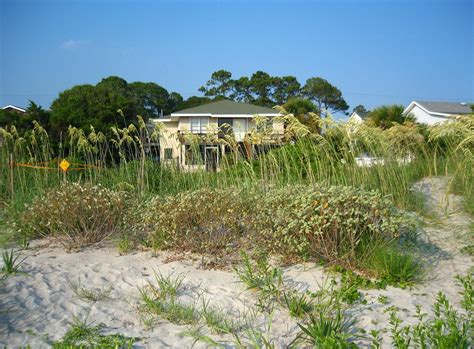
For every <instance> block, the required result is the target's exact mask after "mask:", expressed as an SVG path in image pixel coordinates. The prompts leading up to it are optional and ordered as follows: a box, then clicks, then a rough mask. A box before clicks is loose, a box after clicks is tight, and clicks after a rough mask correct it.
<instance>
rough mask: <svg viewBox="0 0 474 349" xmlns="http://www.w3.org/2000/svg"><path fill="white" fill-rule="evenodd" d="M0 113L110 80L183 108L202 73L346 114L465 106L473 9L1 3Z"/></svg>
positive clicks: (469, 5)
mask: <svg viewBox="0 0 474 349" xmlns="http://www.w3.org/2000/svg"><path fill="white" fill-rule="evenodd" d="M0 39H1V40H0V106H3V105H7V104H13V105H18V106H21V107H26V106H27V105H28V101H29V100H33V101H35V102H36V103H38V104H40V105H41V106H43V108H45V109H48V108H49V106H50V104H51V102H52V101H53V100H54V99H55V98H57V96H58V94H59V93H60V92H61V91H63V90H65V89H67V88H70V87H72V86H74V85H79V84H96V83H97V82H99V81H100V80H101V79H102V78H104V77H107V76H111V75H115V76H120V77H123V78H124V79H126V80H127V81H128V82H133V81H146V82H148V81H151V82H155V83H158V84H159V85H161V86H163V87H165V88H166V89H167V90H168V91H170V92H171V91H176V92H179V93H180V94H182V95H183V96H184V97H185V98H186V97H189V96H191V95H201V93H200V92H199V91H198V88H199V87H200V86H202V85H203V84H205V82H206V81H207V80H208V79H209V77H210V75H211V74H212V72H214V71H216V70H219V69H225V70H228V71H230V72H232V74H233V77H235V78H238V77H240V76H250V75H252V74H253V73H254V72H255V71H257V70H263V71H265V72H267V73H269V74H271V75H277V76H283V75H293V76H296V77H297V78H298V80H299V81H300V83H302V84H304V82H305V81H306V79H308V78H311V77H317V76H319V77H323V78H325V79H327V80H328V81H329V82H331V83H332V84H333V85H335V86H336V87H338V88H339V89H340V90H341V91H342V93H343V96H344V98H345V99H346V101H347V102H348V104H349V105H350V106H351V110H352V108H353V107H355V106H356V105H358V104H362V105H364V106H366V107H367V108H368V109H371V108H374V107H376V106H378V105H383V104H403V105H405V106H406V105H408V104H409V102H410V101H412V100H416V99H417V100H430V101H455V102H474V0H430V1H428V0H407V1H394V0H392V1H390V0H372V1H368V0H359V1H356V0H353V1H350V0H332V1H329V0H328V1H309V0H307V1H303V0H286V1H284V0H273V1H270V0H266V1H265V0H262V1H259V0H254V1H250V0H248V1H244V0H195V1H192V0H187V1H186V0H168V1H159V0H157V1H151V0H150V1H146V0H128V1H125V0H95V1H92V0H82V1H76V0H62V1H60V0H0Z"/></svg>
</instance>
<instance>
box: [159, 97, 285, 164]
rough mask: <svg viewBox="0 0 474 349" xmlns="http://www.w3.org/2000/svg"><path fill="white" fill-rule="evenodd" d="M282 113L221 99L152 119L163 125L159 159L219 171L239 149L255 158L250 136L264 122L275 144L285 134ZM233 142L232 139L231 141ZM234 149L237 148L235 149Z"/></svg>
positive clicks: (266, 140)
mask: <svg viewBox="0 0 474 349" xmlns="http://www.w3.org/2000/svg"><path fill="white" fill-rule="evenodd" d="M278 115H279V113H278V112H277V111H276V110H274V109H271V108H268V107H263V106H258V105H253V104H248V103H239V102H234V101H229V100H221V101H217V102H213V103H209V104H205V105H200V106H197V107H194V108H189V109H184V110H179V111H176V112H174V113H171V114H170V115H168V116H165V117H160V118H156V119H152V120H151V121H152V122H153V123H155V124H156V123H158V124H160V125H159V127H160V128H161V131H160V140H159V155H160V156H159V157H160V161H161V162H162V163H167V164H174V165H176V166H178V167H180V168H183V169H186V170H195V169H204V168H205V169H206V170H210V171H215V170H218V169H219V166H220V162H221V159H222V158H223V157H224V156H225V155H226V154H227V153H232V152H233V153H235V150H236V149H237V150H238V152H240V153H241V154H242V156H252V146H253V144H252V141H251V140H250V135H251V134H252V132H254V131H256V129H257V127H259V128H261V127H262V123H261V122H258V120H259V118H260V120H262V119H264V120H266V122H265V125H266V127H267V128H268V130H267V131H269V132H267V134H269V135H270V137H267V139H265V142H268V143H275V142H277V140H278V139H279V138H281V137H283V134H284V124H283V122H282V121H281V120H279V119H278V118H275V117H276V116H278ZM230 140H232V141H231V142H230ZM231 148H234V149H231Z"/></svg>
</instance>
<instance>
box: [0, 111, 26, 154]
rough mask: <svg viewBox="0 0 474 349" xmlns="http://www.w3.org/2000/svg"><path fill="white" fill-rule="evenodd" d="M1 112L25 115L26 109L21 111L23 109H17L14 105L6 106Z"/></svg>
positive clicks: (1, 141)
mask: <svg viewBox="0 0 474 349" xmlns="http://www.w3.org/2000/svg"><path fill="white" fill-rule="evenodd" d="M2 110H5V111H8V112H14V113H18V114H25V113H26V109H23V108H20V107H17V106H15V105H11V104H10V105H6V106H4V107H3V108H2ZM2 145H3V137H2V136H1V135H0V146H2Z"/></svg>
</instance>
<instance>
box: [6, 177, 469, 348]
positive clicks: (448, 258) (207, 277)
mask: <svg viewBox="0 0 474 349" xmlns="http://www.w3.org/2000/svg"><path fill="white" fill-rule="evenodd" d="M445 184H446V183H445V179H442V178H435V179H432V180H427V181H423V182H421V184H420V188H421V189H422V190H423V191H424V192H425V194H426V195H427V196H428V197H429V203H430V205H431V208H432V210H434V211H436V212H437V213H438V214H441V213H442V221H441V222H438V223H436V224H431V225H427V226H426V227H425V229H424V230H425V231H424V241H425V243H424V244H423V248H422V250H421V252H420V253H422V254H423V255H424V258H425V260H427V261H429V262H428V264H429V272H428V275H427V280H426V281H425V282H423V283H422V284H420V285H417V286H416V287H413V288H412V289H405V290H403V289H397V288H393V287H388V288H387V289H385V290H368V291H363V293H364V297H365V299H366V300H367V301H368V302H367V304H366V305H358V306H355V307H354V308H353V309H352V310H351V312H352V313H353V315H354V316H355V317H356V319H357V325H358V326H359V327H361V328H365V329H366V330H370V329H384V328H386V327H387V324H388V317H389V315H388V313H387V312H386V311H385V310H386V309H387V308H388V307H390V306H396V307H399V308H400V309H401V311H400V316H401V317H402V318H403V319H404V320H406V321H407V322H408V323H413V322H414V321H415V318H414V315H415V306H416V305H420V306H421V307H422V309H423V310H424V311H426V312H429V311H430V309H431V306H432V304H433V302H434V298H435V295H436V294H437V293H438V292H439V291H443V292H444V293H446V294H447V296H448V298H449V299H450V300H453V301H454V302H455V303H456V302H457V301H458V300H459V294H458V291H459V289H458V288H457V287H455V281H454V277H455V275H457V274H465V273H466V272H467V271H468V269H469V268H471V267H472V266H473V260H472V257H470V256H466V255H463V254H461V253H460V248H461V247H462V246H464V245H466V244H468V243H469V242H467V241H466V239H472V233H471V235H468V224H469V217H467V216H465V215H464V214H463V213H462V212H461V211H460V210H459V198H458V197H455V196H448V197H447V198H448V199H449V200H451V201H450V202H451V203H452V204H450V205H451V206H450V207H449V209H448V210H447V214H448V215H447V216H446V215H445V213H446V210H444V209H442V208H441V207H444V206H445V202H446V201H445V200H444V199H443V197H445V196H444V194H443V190H442V189H443V188H444V187H445ZM471 243H472V241H471ZM42 244H44V242H43V241H38V242H36V243H35V246H33V248H32V249H30V250H28V251H25V252H24V254H25V255H26V256H27V257H28V258H27V260H26V261H25V263H24V265H23V267H22V270H23V271H25V272H26V273H27V275H15V276H11V277H9V278H8V279H7V280H6V281H5V282H4V283H3V284H2V286H1V288H0V345H1V346H3V345H7V346H8V347H21V346H23V345H26V344H30V345H31V346H32V347H33V348H43V347H49V346H50V343H51V342H52V341H53V340H57V339H59V338H61V337H62V336H63V335H64V333H65V332H66V331H67V329H68V328H69V324H70V322H71V321H72V320H73V316H77V317H79V318H82V319H83V318H85V317H86V316H88V319H89V320H90V321H94V323H95V324H99V323H104V324H105V325H106V330H107V331H108V332H111V333H120V334H123V335H126V336H133V337H141V338H143V339H142V340H141V341H140V342H138V343H137V347H144V348H167V347H173V348H188V347H191V346H192V343H193V340H192V339H191V338H189V337H183V336H181V335H180V334H181V333H182V332H183V331H185V330H186V329H187V328H186V326H178V325H174V324H171V323H169V322H167V321H160V322H158V323H157V324H155V326H154V327H153V328H151V329H149V330H148V329H146V328H145V326H144V325H143V323H142V322H141V321H140V316H139V313H138V311H137V305H138V287H142V286H144V285H145V284H146V282H147V280H149V281H152V280H153V271H154V270H155V271H160V272H163V273H165V274H166V273H171V272H174V273H176V274H177V273H184V274H185V275H186V279H185V281H184V284H185V287H184V289H183V292H182V294H181V296H180V299H181V300H183V301H184V302H190V301H192V300H193V299H194V300H196V294H197V293H198V292H200V293H204V294H205V295H206V297H208V298H209V299H210V302H211V304H215V305H219V306H220V307H222V308H224V309H227V311H228V312H229V313H230V314H232V315H233V316H235V317H237V316H238V314H243V313H245V312H247V313H248V314H250V310H251V309H255V306H254V304H255V297H254V295H253V294H252V293H251V292H249V291H245V289H244V286H243V285H242V284H241V283H239V282H238V280H237V277H236V276H235V274H234V273H232V272H226V271H216V270H212V271H210V270H203V269H200V268H199V261H191V260H187V261H175V262H171V263H165V262H164V258H165V256H164V255H161V256H160V257H158V258H154V257H151V254H150V252H139V253H134V254H130V255H126V256H120V255H119V254H118V253H117V251H116V249H114V248H111V247H102V248H95V249H86V250H84V251H82V252H77V253H65V252H64V251H62V250H61V249H59V248H49V247H42V246H41V245H42ZM284 274H285V278H286V280H287V282H288V283H292V284H293V285H294V286H296V287H298V288H300V289H309V290H312V291H317V290H318V289H319V285H320V284H322V283H323V280H324V279H325V277H326V276H325V273H324V271H323V269H322V268H321V267H318V266H314V265H311V264H306V265H295V266H292V267H290V268H285V269H284ZM79 279H80V280H81V283H82V284H83V285H84V286H86V287H87V288H107V287H112V291H111V294H110V296H111V299H109V300H104V301H98V302H92V303H91V302H87V301H83V300H81V299H78V298H77V297H76V296H75V294H74V292H73V290H72V287H71V285H70V283H71V282H74V281H78V280H79ZM380 295H385V296H387V297H388V300H389V302H388V303H387V304H380V302H379V301H378V299H377V298H378V297H379V296H380ZM87 314H88V315H87ZM253 324H254V326H259V327H260V328H263V327H265V324H266V320H265V319H264V318H262V316H261V315H260V316H258V317H257V318H255V319H254V321H253ZM296 332H297V327H296V322H295V321H294V320H292V319H291V318H289V316H288V315H287V313H286V312H285V311H280V310H277V311H276V312H275V313H274V314H273V324H272V326H271V329H270V337H272V338H273V339H274V341H275V343H276V344H277V347H285V346H286V345H287V344H288V343H289V342H290V341H291V340H292V339H293V338H294V336H295V334H296ZM211 336H212V337H213V338H214V339H216V340H220V341H226V340H229V339H230V337H225V336H216V335H212V334H211ZM384 340H385V345H384V347H390V338H389V337H388V334H385V335H384ZM227 343H229V342H227ZM361 344H363V343H361ZM196 347H204V346H203V345H202V344H197V345H196Z"/></svg>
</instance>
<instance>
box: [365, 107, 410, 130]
mask: <svg viewBox="0 0 474 349" xmlns="http://www.w3.org/2000/svg"><path fill="white" fill-rule="evenodd" d="M404 110H405V107H404V106H403V105H399V104H393V105H382V106H380V107H377V108H375V109H374V110H372V111H371V112H370V113H369V114H367V119H369V120H370V122H372V123H373V124H374V125H375V126H378V127H380V128H383V129H388V128H390V127H392V126H394V125H395V123H397V124H403V123H404V122H406V121H411V122H414V121H415V118H414V117H413V116H412V115H410V114H404V113H403V111H404Z"/></svg>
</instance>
